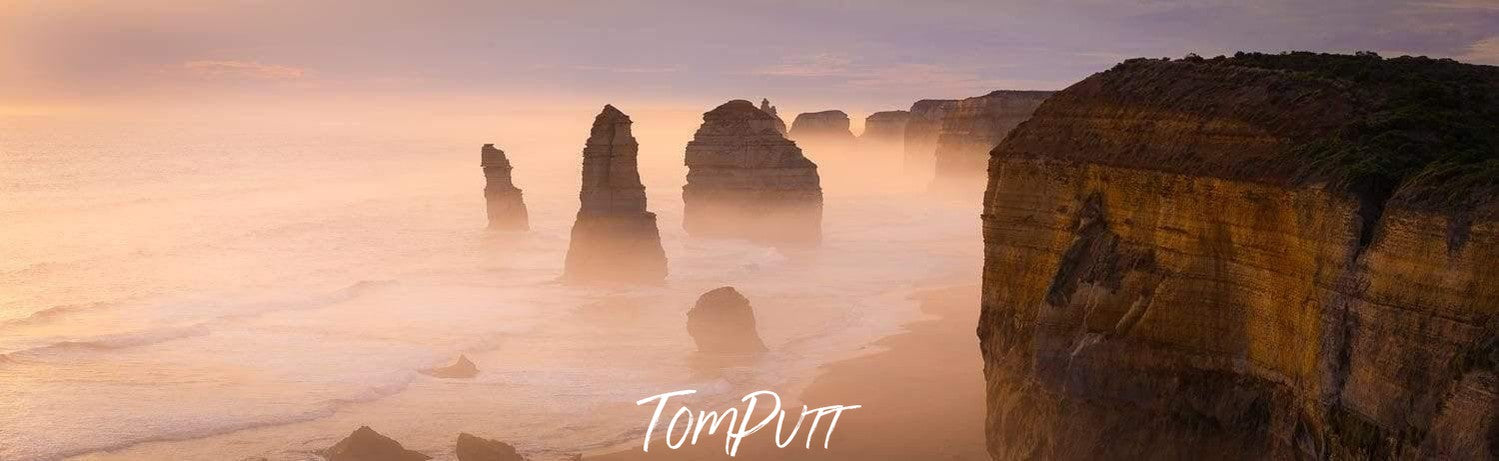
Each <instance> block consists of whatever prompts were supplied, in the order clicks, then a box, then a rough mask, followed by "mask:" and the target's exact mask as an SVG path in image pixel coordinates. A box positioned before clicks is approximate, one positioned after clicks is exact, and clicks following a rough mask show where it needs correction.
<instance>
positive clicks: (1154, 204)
mask: <svg viewBox="0 0 1499 461" xmlns="http://www.w3.org/2000/svg"><path fill="white" fill-rule="evenodd" d="M993 154H994V155H993V157H992V160H991V164H990V165H989V171H990V173H991V176H990V178H989V182H988V192H987V194H986V195H985V204H984V210H983V215H982V216H983V231H984V253H985V257H984V275H983V284H984V285H983V290H982V293H983V294H982V303H983V308H982V313H981V316H980V320H979V328H978V336H979V339H980V344H981V350H982V353H983V357H984V362H985V367H984V368H985V369H984V374H985V378H986V380H987V381H988V386H987V392H988V428H987V434H988V446H989V451H990V453H991V455H992V456H993V458H994V459H1002V460H1010V459H1103V458H1110V459H1316V460H1326V459H1494V458H1495V456H1496V455H1499V266H1496V265H1495V263H1494V261H1499V199H1496V197H1499V187H1496V184H1499V169H1496V168H1495V167H1494V165H1499V68H1496V67H1491V66H1473V65H1466V64H1460V63H1457V62H1455V61H1450V60H1433V59H1426V58H1405V57H1402V58H1396V59H1388V60H1386V59H1381V58H1380V57H1378V56H1375V55H1372V54H1360V55H1357V56H1347V55H1317V54H1311V53H1290V54H1282V55H1262V54H1240V55H1236V56H1235V57H1232V58H1214V59H1202V58H1196V57H1191V58H1188V59H1184V60H1177V61H1163V60H1145V59H1140V60H1130V61H1126V62H1125V63H1122V64H1120V65H1118V66H1115V67H1114V68H1113V69H1112V70H1109V71H1107V72H1102V73H1098V74H1095V75H1093V76H1091V77H1089V78H1087V79H1086V80H1083V81H1082V82H1079V83H1077V84H1075V85H1073V86H1071V87H1069V88H1067V89H1066V90H1064V91H1062V92H1060V93H1058V94H1057V95H1055V96H1054V97H1052V98H1051V99H1050V100H1048V101H1046V103H1044V104H1043V105H1041V107H1040V108H1039V109H1038V110H1037V111H1036V112H1035V116H1034V117H1032V118H1031V119H1030V121H1028V122H1026V123H1025V124H1023V125H1021V126H1020V127H1019V128H1017V129H1016V130H1015V132H1014V133H1012V134H1010V136H1009V137H1008V138H1007V139H1006V140H1005V141H1004V143H1002V144H1000V145H999V146H998V147H997V148H995V149H994V152H993Z"/></svg>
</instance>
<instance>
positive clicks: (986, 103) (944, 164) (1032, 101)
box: [932, 90, 1052, 194]
mask: <svg viewBox="0 0 1499 461" xmlns="http://www.w3.org/2000/svg"><path fill="white" fill-rule="evenodd" d="M1051 94H1052V92H1051V91H1010V90H1000V91H995V92H992V93H989V94H986V95H983V96H979V97H974V98H968V99H964V100H962V101H958V103H957V104H956V105H954V106H953V109H952V111H951V112H948V113H947V115H946V116H944V117H943V118H942V128H941V129H940V130H939V131H938V134H937V146H936V148H935V150H934V151H933V153H932V156H933V157H934V158H935V163H934V172H935V173H936V179H934V180H933V182H932V186H933V189H934V190H945V191H957V192H968V191H969V190H970V189H972V191H973V192H974V193H975V194H977V191H978V189H982V188H983V179H984V168H985V166H986V165H988V161H989V150H991V149H993V148H994V146H995V145H997V144H999V142H1000V141H1002V140H1004V139H1005V135H1007V134H1009V133H1010V130H1012V129H1014V128H1015V126H1017V125H1019V124H1020V122H1023V121H1025V120H1026V119H1028V118H1030V116H1031V113H1032V112H1035V111H1036V107H1039V106H1040V105H1041V102H1042V101H1045V100H1046V98H1047V97H1050V96H1051Z"/></svg>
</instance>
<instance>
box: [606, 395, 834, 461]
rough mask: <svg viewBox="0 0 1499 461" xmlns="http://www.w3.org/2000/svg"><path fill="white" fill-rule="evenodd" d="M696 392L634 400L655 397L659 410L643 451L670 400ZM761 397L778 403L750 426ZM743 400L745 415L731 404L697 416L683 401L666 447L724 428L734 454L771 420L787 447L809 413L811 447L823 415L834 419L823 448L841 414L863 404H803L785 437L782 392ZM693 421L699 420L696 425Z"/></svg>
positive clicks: (688, 442) (727, 450) (781, 444)
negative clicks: (676, 432)
mask: <svg viewBox="0 0 1499 461" xmlns="http://www.w3.org/2000/svg"><path fill="white" fill-rule="evenodd" d="M695 393H697V390H693V389H686V390H680V391H673V392H665V393H661V394H656V395H653V396H650V397H646V398H643V399H640V400H638V401H636V402H635V405H637V406H639V405H645V404H647V403H650V402H651V401H653V400H654V401H656V411H655V412H654V413H653V414H651V423H650V425H648V426H646V427H645V443H643V444H641V447H640V449H641V450H642V451H645V452H650V451H651V434H652V433H653V432H654V431H655V429H656V426H657V425H658V424H660V423H661V413H662V412H663V411H665V410H666V404H667V401H668V400H670V399H671V398H672V397H680V396H683V395H690V394H695ZM762 398H765V399H767V400H768V401H769V402H773V403H774V404H775V406H774V407H773V408H772V409H771V410H770V412H768V413H766V414H765V416H764V418H763V419H761V420H760V422H758V423H755V425H754V427H750V421H751V415H753V414H755V409H756V408H757V407H761V408H763V405H762V403H761V399H762ZM740 401H741V402H744V403H745V407H744V413H743V414H742V415H741V414H740V413H739V408H738V407H730V408H729V409H727V410H724V411H723V412H722V413H720V412H718V411H698V412H697V414H696V415H695V416H696V419H695V420H694V414H693V411H692V409H690V408H687V406H686V405H683V406H682V407H681V408H679V409H677V411H676V413H675V414H673V415H672V417H671V421H670V422H669V423H668V424H667V425H666V437H665V439H666V440H665V442H666V448H669V449H672V450H675V449H678V448H681V447H682V446H684V445H697V441H698V438H699V437H701V436H702V435H703V432H704V430H706V431H707V433H708V435H710V436H711V435H715V433H717V432H719V429H720V428H722V429H723V434H722V435H723V437H724V448H723V449H724V453H727V454H728V455H729V456H730V457H733V456H734V455H736V454H738V453H739V444H740V443H741V442H743V441H744V438H745V437H749V436H750V435H752V434H754V433H756V432H759V431H760V430H761V429H764V428H765V426H767V425H769V424H770V422H771V421H772V420H774V421H775V422H776V435H775V437H776V438H775V442H776V448H786V447H787V446H788V445H791V442H792V441H793V440H794V439H796V434H797V432H800V431H801V428H802V422H803V421H804V420H806V419H807V416H808V415H812V416H813V417H812V425H811V426H810V427H808V428H807V443H806V444H805V445H804V446H805V448H807V449H811V448H812V436H813V435H814V434H816V433H817V425H818V423H820V422H821V421H822V418H823V417H824V416H828V415H832V418H831V420H830V421H829V422H828V429H827V435H825V436H823V439H822V448H823V449H824V450H826V449H827V448H828V444H829V442H830V441H831V440H832V439H833V430H834V429H836V428H837V427H838V417H840V416H843V412H844V411H848V410H853V409H856V408H862V407H863V406H862V405H828V406H824V407H817V408H808V407H807V406H806V405H802V412H801V416H799V417H797V418H796V426H794V427H792V428H791V433H790V434H786V437H785V438H784V439H782V438H781V434H782V431H783V429H785V424H786V411H785V410H782V409H781V396H780V395H778V394H776V393H775V392H772V391H755V392H751V393H748V394H745V395H744V398H742V399H740ZM683 418H686V421H681V420H682V419H683ZM679 421H681V422H682V426H681V427H682V435H681V436H680V437H675V439H674V438H673V436H672V434H673V431H674V430H675V429H676V428H677V423H678V422H679ZM694 421H695V422H696V424H695V425H694ZM736 423H737V425H736ZM689 435H690V436H692V438H691V439H690V440H689V439H688V436H689Z"/></svg>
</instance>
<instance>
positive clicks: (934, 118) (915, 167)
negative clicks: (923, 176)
mask: <svg viewBox="0 0 1499 461" xmlns="http://www.w3.org/2000/svg"><path fill="white" fill-rule="evenodd" d="M957 105H958V100H956V99H923V100H920V101H916V103H915V104H911V110H910V113H911V117H910V119H908V120H907V121H906V133H905V138H904V139H903V143H904V149H903V150H904V151H905V166H906V169H907V170H911V171H931V169H932V162H933V160H932V153H933V152H934V151H936V149H937V132H938V131H940V130H941V129H942V118H943V117H945V116H947V113H948V112H949V111H951V110H952V109H953V107H956V106H957Z"/></svg>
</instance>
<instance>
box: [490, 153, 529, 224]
mask: <svg viewBox="0 0 1499 461" xmlns="http://www.w3.org/2000/svg"><path fill="white" fill-rule="evenodd" d="M479 166H480V168H483V169H484V207H485V212H486V214H487V215H488V216H489V228H490V229H499V230H526V229H527V228H529V227H530V224H529V221H528V219H527V216H526V202H525V200H522V198H521V190H520V188H518V187H515V183H514V182H513V181H511V180H510V171H511V169H512V168H511V167H510V159H508V158H505V151H502V150H499V149H497V148H495V147H494V144H485V145H484V147H482V148H480V149H479Z"/></svg>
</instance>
